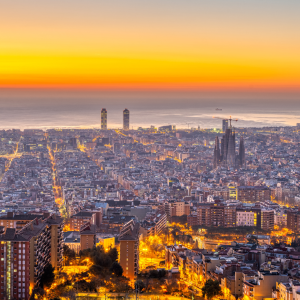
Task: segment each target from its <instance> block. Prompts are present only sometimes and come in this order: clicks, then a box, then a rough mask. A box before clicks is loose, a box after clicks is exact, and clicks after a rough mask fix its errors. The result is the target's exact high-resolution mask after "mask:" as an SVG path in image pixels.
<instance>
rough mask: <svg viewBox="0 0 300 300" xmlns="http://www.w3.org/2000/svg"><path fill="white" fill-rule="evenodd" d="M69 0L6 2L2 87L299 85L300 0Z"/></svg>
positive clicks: (286, 87) (287, 88) (280, 87)
mask: <svg viewBox="0 0 300 300" xmlns="http://www.w3.org/2000/svg"><path fill="white" fill-rule="evenodd" d="M68 2H69V1H66V2H65V3H60V2H59V1H58V0H55V1H52V2H51V3H44V4H42V3H40V2H39V1H37V0H30V1H28V2H26V3H24V2H22V1H20V0H17V1H14V2H13V3H8V4H6V5H5V6H4V11H3V17H2V18H1V20H0V28H4V29H5V30H4V31H3V36H2V41H1V45H0V88H58V89H61V88H62V89H72V88H74V89H112V90H118V89H124V90H127V89H128V90H139V89H141V90H147V89H149V90H212V91H218V90H235V89H236V90H241V91H243V90H245V91H248V90H257V91H261V90H265V91H276V90H278V91H286V92H293V91H296V92H300V57H299V53H300V38H299V35H298V34H297V28H299V27H300V21H299V18H298V16H297V13H296V11H297V9H300V4H299V2H298V3H297V2H296V1H287V2H288V3H287V2H286V3H285V4H283V3H280V2H279V1H271V0H267V1H265V3H264V4H262V3H260V2H259V1H258V0H254V1H252V4H249V3H243V4H241V3H239V2H238V1H237V0H229V1H228V2H227V1H226V3H227V4H224V3H223V2H224V1H223V2H222V1H221V0H214V1H212V2H211V3H209V4H208V3H206V2H205V1H194V0H191V2H190V3H189V4H187V3H182V2H181V1H179V0H175V1H172V2H170V1H166V3H161V2H159V1H156V0H155V1H153V2H151V3H146V2H145V3H140V2H138V1H137V0H129V1H128V2H127V5H125V4H124V3H121V2H120V1H116V0H112V1H111V2H109V3H107V2H102V1H96V0H88V1H86V2H85V3H80V1H77V0H74V1H72V3H73V5H71V2H69V5H68ZM167 4H169V5H167ZM97 13H98V14H97ZM297 26H298V27H297Z"/></svg>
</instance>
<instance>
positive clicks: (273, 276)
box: [244, 270, 289, 300]
mask: <svg viewBox="0 0 300 300" xmlns="http://www.w3.org/2000/svg"><path fill="white" fill-rule="evenodd" d="M288 280H289V277H288V276H287V275H282V274H280V273H279V272H278V271H276V270H274V271H269V270H268V271H261V272H258V274H257V275H255V276H254V278H253V279H249V280H245V281H244V295H246V296H248V297H249V298H250V299H255V300H263V299H265V298H272V290H273V288H275V287H276V282H282V283H284V282H288Z"/></svg>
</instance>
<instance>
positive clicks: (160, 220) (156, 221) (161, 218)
mask: <svg viewBox="0 0 300 300" xmlns="http://www.w3.org/2000/svg"><path fill="white" fill-rule="evenodd" d="M166 227H167V215H166V213H165V212H164V211H160V210H158V211H154V212H149V213H147V214H146V217H145V219H144V220H143V221H142V222H141V227H140V233H142V235H143V237H149V236H154V235H159V234H160V233H162V232H163V230H164V229H165V228H166Z"/></svg>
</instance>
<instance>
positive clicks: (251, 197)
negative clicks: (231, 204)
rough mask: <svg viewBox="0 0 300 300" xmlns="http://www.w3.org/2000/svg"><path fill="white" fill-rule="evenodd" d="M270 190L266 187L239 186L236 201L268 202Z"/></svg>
mask: <svg viewBox="0 0 300 300" xmlns="http://www.w3.org/2000/svg"><path fill="white" fill-rule="evenodd" d="M270 197H271V190H270V188H268V187H267V186H239V187H238V199H239V201H241V202H263V201H266V200H270Z"/></svg>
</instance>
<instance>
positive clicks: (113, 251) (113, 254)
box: [108, 248, 119, 262]
mask: <svg viewBox="0 0 300 300" xmlns="http://www.w3.org/2000/svg"><path fill="white" fill-rule="evenodd" d="M108 256H109V257H110V258H111V261H112V262H115V261H116V260H117V259H118V257H119V253H118V250H117V248H110V249H109V251H108Z"/></svg>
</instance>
